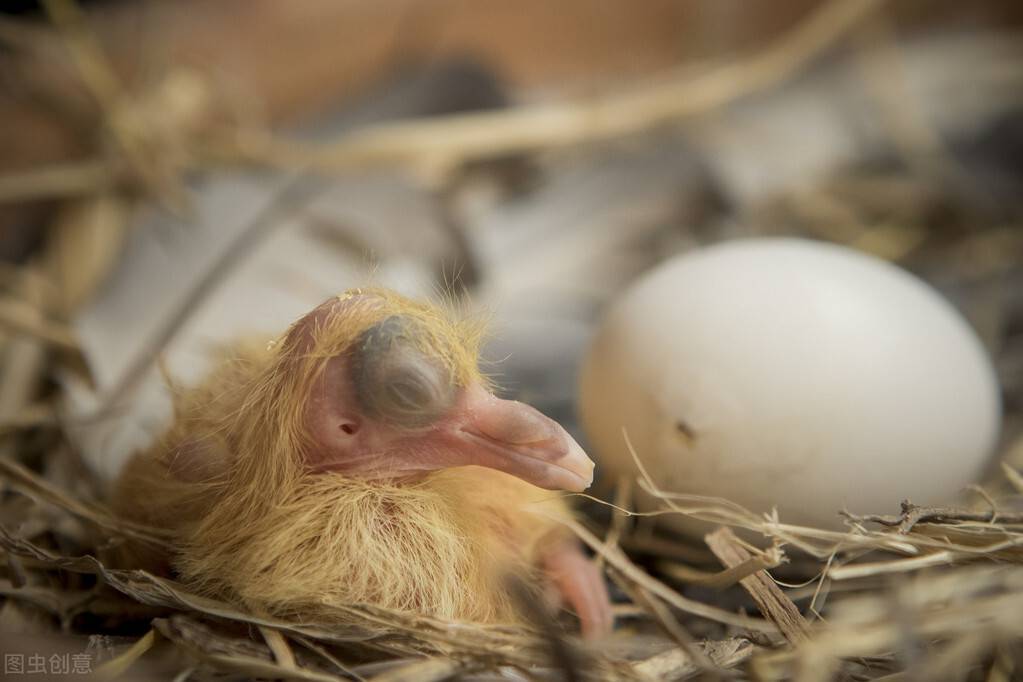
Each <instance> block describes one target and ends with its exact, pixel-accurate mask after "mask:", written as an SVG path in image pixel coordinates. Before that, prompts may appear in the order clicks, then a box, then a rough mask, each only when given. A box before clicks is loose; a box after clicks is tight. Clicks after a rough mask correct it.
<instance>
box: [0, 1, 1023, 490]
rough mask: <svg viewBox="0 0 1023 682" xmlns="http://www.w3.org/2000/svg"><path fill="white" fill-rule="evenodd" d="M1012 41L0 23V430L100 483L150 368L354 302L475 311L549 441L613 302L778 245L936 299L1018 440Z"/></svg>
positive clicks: (326, 9)
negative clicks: (966, 325)
mask: <svg viewBox="0 0 1023 682" xmlns="http://www.w3.org/2000/svg"><path fill="white" fill-rule="evenodd" d="M1021 19H1023V8H1021V7H1020V5H1019V4H1018V3H1015V2H1011V1H1010V2H998V1H990V2H975V3H960V2H952V1H949V2H922V1H911V0H902V1H898V2H881V1H874V0H834V1H833V2H830V3H820V2H813V1H810V0H784V1H780V2H772V3H754V4H750V3H745V2H739V1H735V2H709V1H701V0H650V1H649V2H644V3H632V2H626V1H625V0H601V1H599V2H592V1H590V0H571V1H568V2H560V3H548V2H542V1H539V0H536V1H534V0H524V1H521V2H516V3H514V4H512V3H506V2H499V1H497V0H483V1H478V2H463V1H456V0H433V1H425V0H380V1H378V2H357V1H348V2H335V1H333V0H300V1H298V2H289V3H278V2H270V1H269V0H266V1H242V0H219V1H216V2H212V1H206V2H203V1H200V0H178V1H175V2H169V1H147V2H118V1H113V0H105V1H104V0H98V1H92V2H84V3H80V4H79V3H75V2H71V1H70V0H50V1H48V2H43V3H37V2H29V1H22V2H15V3H6V5H5V10H4V15H3V18H2V19H0V48H2V52H0V75H2V79H0V121H2V125H0V150H2V151H0V258H2V260H3V267H2V271H0V272H2V274H3V277H2V284H3V287H4V294H3V299H2V301H0V323H2V327H3V329H2V338H0V344H2V345H0V376H3V383H2V389H0V424H3V425H5V428H6V429H7V430H8V431H9V432H10V433H11V434H12V436H14V437H19V438H20V437H26V438H33V439H35V440H36V441H40V439H41V443H40V442H36V443H35V446H37V447H38V448H39V450H38V451H40V452H41V451H44V450H45V449H46V448H44V447H42V444H47V443H52V439H53V438H55V437H56V436H55V435H54V434H53V432H52V431H51V432H47V431H46V430H44V431H43V432H42V433H43V434H44V435H42V436H41V435H40V432H39V431H38V430H32V429H31V428H30V427H35V426H39V425H44V424H52V423H55V422H56V421H61V423H62V424H63V425H64V427H65V428H64V430H63V433H64V435H66V436H69V437H70V438H71V439H72V441H73V442H74V445H75V447H76V448H79V449H82V450H85V451H92V452H95V453H97V454H96V456H95V457H93V458H92V459H93V461H97V462H102V463H103V464H102V467H103V468H105V469H107V471H108V473H109V472H113V471H116V469H117V467H118V466H119V463H120V461H122V460H123V457H124V456H125V455H126V454H127V453H129V452H130V451H131V450H133V449H134V448H136V447H138V445H139V444H141V443H144V442H147V439H149V438H151V437H152V435H153V434H154V433H156V432H158V431H159V430H160V428H161V427H162V425H163V424H164V423H165V422H166V419H167V415H168V412H167V409H168V407H167V401H166V398H165V395H164V393H165V392H164V391H163V390H162V386H163V384H164V381H163V379H162V378H161V376H160V372H159V367H161V366H162V367H163V369H164V371H166V372H167V373H169V375H170V376H172V377H175V378H176V379H178V380H180V381H184V382H188V381H192V380H195V379H196V378H197V377H199V376H201V374H202V371H203V369H204V367H205V364H204V363H205V362H206V358H207V357H208V356H209V351H210V349H211V348H212V347H214V346H217V345H218V344H223V343H225V342H227V341H229V340H230V339H232V338H237V337H238V336H240V335H243V334H247V333H261V334H267V335H271V334H274V333H277V332H279V331H280V330H281V329H282V328H283V327H284V326H285V325H286V324H287V323H288V322H289V321H291V320H293V319H294V318H295V317H297V316H298V315H300V314H301V313H302V312H303V311H305V310H307V309H309V308H310V307H312V306H313V305H315V304H316V303H318V302H319V301H321V300H323V299H324V298H326V297H328V296H330V295H332V294H334V293H337V292H339V291H341V290H343V289H345V288H348V287H352V286H358V285H363V284H367V283H372V284H379V285H386V286H391V287H394V288H397V289H399V290H401V291H403V292H406V293H408V294H412V295H430V294H436V293H438V292H457V293H460V294H461V293H465V294H467V296H468V298H469V299H470V301H471V302H472V304H473V305H474V306H475V307H477V308H479V309H482V310H486V311H489V314H490V315H491V316H492V317H493V325H492V340H491V342H490V344H489V345H488V348H487V353H486V355H487V359H488V371H490V372H491V373H492V374H494V375H495V377H496V379H497V381H498V383H499V384H500V385H501V387H502V390H504V391H505V392H507V393H508V394H511V395H515V396H517V397H520V398H521V399H523V400H526V401H529V402H531V403H534V404H536V405H537V406H538V407H540V408H541V409H542V410H544V411H546V412H548V413H550V414H552V415H553V416H555V417H557V418H559V419H561V420H563V421H565V422H566V423H567V424H568V425H569V426H570V427H571V426H572V424H573V422H574V412H573V401H574V395H575V391H576V379H575V374H576V369H577V366H578V362H579V359H580V357H581V354H582V353H583V351H584V349H585V347H586V343H587V340H588V339H589V338H590V336H591V334H592V330H593V328H594V324H595V322H596V321H597V320H598V319H599V314H600V311H601V309H602V307H603V306H604V305H605V303H606V302H607V301H608V300H609V298H610V297H612V296H613V295H614V294H615V293H616V292H618V291H620V290H622V289H623V288H624V287H625V286H627V285H628V283H629V282H630V281H631V280H632V279H633V278H634V277H636V276H637V275H638V274H639V273H641V272H643V271H644V270H646V269H648V268H650V267H652V266H654V265H655V264H657V263H658V262H660V261H663V260H664V259H666V258H670V257H671V256H672V255H675V254H678V253H680V252H684V251H686V250H689V249H692V248H694V247H697V246H699V245H702V244H707V243H711V242H714V241H717V240H721V239H725V238H731V237H736V236H747V235H757V234H797V235H802V236H807V237H811V238H815V239H822V240H829V241H834V242H838V243H842V244H846V245H850V246H852V247H854V248H857V249H861V250H864V251H867V252H870V253H873V254H876V255H879V256H881V257H883V258H886V259H889V260H892V261H895V262H897V263H899V264H900V265H903V266H904V267H907V268H909V269H911V270H913V271H915V272H916V273H918V274H920V275H922V276H923V277H925V278H926V279H928V280H929V281H931V282H932V283H933V284H935V285H936V286H937V287H938V288H939V289H940V290H941V291H942V292H943V293H945V294H946V295H947V296H948V297H949V298H950V299H951V300H952V301H953V302H955V303H956V304H957V305H958V306H959V307H960V308H961V309H962V310H963V311H964V312H965V313H966V315H967V316H968V318H969V319H970V321H971V322H972V323H973V324H974V325H975V326H976V328H977V330H978V331H979V333H980V335H981V336H982V338H983V340H984V342H985V343H986V344H987V346H988V348H989V350H990V351H991V352H992V353H993V355H994V356H995V358H996V360H997V363H998V368H999V371H1000V374H1001V379H1002V383H1003V388H1004V392H1005V404H1006V408H1007V409H1006V412H1007V415H1008V417H1007V419H1008V425H1007V430H1006V434H1007V439H1008V440H1007V442H1009V441H1012V440H1013V437H1014V435H1015V433H1016V426H1015V421H1016V418H1017V415H1018V413H1019V410H1020V390H1021V387H1023V386H1021V382H1023V286H1021V284H1023V269H1021V263H1023V259H1021V255H1023V232H1021V231H1020V229H1019V227H1020V225H1019V221H1020V216H1021V204H1023V200H1021V197H1023V195H1021V192H1020V190H1021V182H1023V117H1021V115H1023V110H1021V108H1020V106H1021V102H1023V87H1021V86H1023V59H1021V56H1023V41H1020V40H1019V39H1018V38H1019V36H1018V28H1019V22H1020V20H1021ZM7 425H9V426H7ZM46 433H49V436H46V435H45V434H46ZM48 438H49V440H48ZM9 442H10V439H9Z"/></svg>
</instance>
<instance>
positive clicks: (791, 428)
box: [580, 238, 1001, 529]
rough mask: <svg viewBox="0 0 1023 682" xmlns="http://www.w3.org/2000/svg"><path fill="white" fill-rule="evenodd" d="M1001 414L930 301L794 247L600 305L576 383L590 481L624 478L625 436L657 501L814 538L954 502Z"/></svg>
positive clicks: (869, 269) (981, 361)
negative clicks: (715, 504)
mask: <svg viewBox="0 0 1023 682" xmlns="http://www.w3.org/2000/svg"><path fill="white" fill-rule="evenodd" d="M1000 413H1001V406H1000V394H999V389H998V382H997V379H996V376H995V373H994V370H993V368H992V366H991V362H990V361H989V359H988V356H987V354H986V352H985V349H984V348H983V346H982V344H981V343H980V341H979V339H978V338H977V336H976V334H975V333H974V331H973V329H972V328H971V327H970V326H969V324H968V323H967V322H966V321H965V320H964V319H963V317H962V316H961V315H960V314H959V313H958V312H957V311H956V310H955V309H954V308H953V307H952V306H951V305H950V304H949V303H948V302H947V301H946V300H945V299H944V298H942V297H941V295H940V294H939V293H938V292H936V291H935V290H934V289H932V288H931V287H930V286H929V285H927V284H926V283H924V282H922V281H921V280H919V279H917V278H916V277H914V276H913V275H911V274H909V273H908V272H906V271H904V270H902V269H900V268H898V267H896V266H893V265H891V264H889V263H887V262H884V261H881V260H879V259H876V258H873V257H871V256H867V255H864V254H862V253H859V252H856V251H853V250H851V249H847V248H844V247H840V246H835V245H830V244H825V243H820V242H812V241H807V240H800V239H783V238H769V239H748V240H737V241H733V242H726V243H722V244H719V245H716V246H713V247H710V248H706V249H702V250H699V251H695V252H690V253H688V254H685V255H682V256H680V257H677V258H675V259H673V260H671V261H668V262H666V263H664V264H663V265H661V266H659V267H657V268H655V269H654V270H652V271H650V272H649V273H647V274H646V275H645V276H643V277H642V278H641V279H640V280H639V281H637V282H636V283H635V284H634V285H633V286H631V287H630V288H629V289H628V290H627V291H626V292H624V293H623V294H622V295H621V296H620V297H619V298H618V299H617V301H615V302H614V303H613V304H612V306H611V307H610V310H609V311H608V313H607V315H606V317H605V319H604V321H603V323H602V325H601V328H600V330H599V331H598V333H597V336H596V338H595V340H594V342H593V344H592V346H591V348H590V351H589V353H588V355H587V358H586V361H585V363H584V366H583V370H582V377H581V396H580V416H581V419H582V425H583V428H584V430H585V433H586V434H587V436H588V438H589V441H590V444H591V446H592V448H593V449H594V450H595V454H596V456H597V457H598V470H601V471H602V474H601V475H602V479H603V480H604V481H605V482H606V481H609V480H610V481H613V480H617V478H618V477H620V476H628V477H630V478H632V479H634V478H635V477H636V475H637V469H636V467H635V463H634V461H633V458H632V456H631V455H630V454H629V452H628V449H627V448H626V445H625V440H624V437H623V429H624V431H625V432H626V433H627V434H628V437H629V440H630V441H631V443H632V444H633V445H634V447H635V450H636V453H637V454H638V456H639V457H640V459H641V460H642V461H643V463H644V465H645V466H646V467H647V468H648V469H649V471H650V473H651V476H652V477H653V479H654V481H655V482H656V483H657V485H658V486H659V487H661V489H663V490H669V491H677V492H687V493H697V494H701V495H712V496H720V497H724V498H728V499H730V500H732V501H735V502H738V503H740V504H742V505H744V506H746V507H747V508H749V509H751V510H754V511H759V512H763V511H769V510H770V509H771V508H772V507H776V508H777V509H778V510H779V512H780V514H781V518H782V520H783V521H788V522H793V523H801V524H814V525H818V526H824V527H839V526H840V525H841V521H840V517H839V515H838V513H837V512H838V511H839V510H842V509H849V510H851V511H854V512H859V513H892V512H896V511H897V510H898V504H899V502H900V501H901V500H903V499H906V498H908V499H911V500H912V501H913V502H916V503H918V504H942V503H948V502H949V501H951V500H953V499H954V498H955V497H956V495H957V494H958V493H960V492H961V491H962V489H963V488H964V486H966V485H968V484H969V483H972V482H975V481H977V480H978V478H979V477H980V476H981V475H982V472H983V471H984V469H985V467H986V466H987V464H988V463H989V460H990V457H991V453H992V451H993V449H994V447H995V445H996V442H997V440H998V432H999V427H1000V423H1001V417H1000ZM647 506H649V501H648V502H647ZM676 525H677V526H680V527H682V528H683V529H684V528H686V527H689V526H688V525H687V524H686V523H685V521H684V520H681V519H680V520H679V521H678V522H677V523H676Z"/></svg>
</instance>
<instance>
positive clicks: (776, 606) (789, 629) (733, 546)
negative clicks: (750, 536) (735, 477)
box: [704, 527, 810, 643]
mask: <svg viewBox="0 0 1023 682" xmlns="http://www.w3.org/2000/svg"><path fill="white" fill-rule="evenodd" d="M704 540H705V541H706V543H707V546H708V547H710V549H711V551H712V552H714V554H715V555H716V556H717V557H718V559H720V560H721V563H723V564H724V565H725V566H728V567H733V566H740V565H742V564H743V563H745V562H747V561H749V559H750V556H751V555H750V553H749V552H748V551H747V550H746V548H744V547H743V546H742V543H740V542H739V538H737V537H736V536H735V533H733V532H732V530H731V529H730V528H726V527H722V528H719V529H717V530H716V531H714V532H713V533H710V534H709V535H707V536H706V537H705V538H704ZM739 584H740V585H742V586H743V588H744V589H745V590H746V591H747V592H749V595H750V596H751V597H753V601H755V602H756V603H757V608H759V609H760V613H762V614H764V616H765V617H766V618H767V619H768V620H769V621H771V622H772V623H774V624H775V625H777V626H778V630H780V631H781V634H782V635H783V636H784V637H785V639H787V640H788V641H789V642H792V643H799V642H802V641H804V640H806V639H807V638H808V637H809V633H810V625H809V624H808V623H807V622H806V620H805V619H804V618H803V616H802V614H801V613H799V609H797V608H796V605H795V604H793V603H792V600H791V599H789V598H788V597H787V596H786V595H785V593H784V592H782V591H781V588H779V587H778V586H777V585H776V584H775V583H774V580H772V579H771V577H770V576H769V575H768V574H767V572H766V571H758V572H756V573H754V574H753V575H750V576H748V577H746V578H743V579H742V580H740V581H739Z"/></svg>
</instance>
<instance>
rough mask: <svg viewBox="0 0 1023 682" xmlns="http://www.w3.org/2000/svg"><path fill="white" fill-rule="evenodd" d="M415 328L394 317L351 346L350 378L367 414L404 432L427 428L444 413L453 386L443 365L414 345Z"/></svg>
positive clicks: (406, 321) (451, 396)
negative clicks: (402, 428) (399, 427)
mask: <svg viewBox="0 0 1023 682" xmlns="http://www.w3.org/2000/svg"><path fill="white" fill-rule="evenodd" d="M415 333H416V330H415V327H414V324H413V323H412V322H411V321H410V320H407V319H406V318H403V317H400V316H397V315H395V316H392V317H389V318H387V319H386V320H384V321H382V322H380V323H378V324H376V325H374V326H372V327H370V328H369V329H368V330H366V331H365V332H363V334H362V336H360V337H359V339H358V340H357V341H356V342H355V345H354V347H353V353H352V378H353V380H354V382H355V394H356V396H358V399H359V403H360V405H361V407H362V409H363V410H364V411H365V413H366V415H367V416H369V417H371V418H374V419H379V420H381V421H385V422H389V423H392V424H396V425H398V426H404V427H408V428H415V427H422V426H426V425H428V424H430V423H432V422H434V421H436V420H437V419H438V418H439V417H441V416H442V415H443V414H444V412H446V411H447V410H448V409H449V408H450V407H451V404H452V402H453V401H454V393H455V387H454V382H453V381H452V379H451V376H450V373H449V372H448V371H447V370H446V369H445V368H444V367H443V366H442V364H441V363H440V362H439V361H437V360H435V359H433V358H430V357H428V356H426V355H424V354H423V353H422V352H421V351H420V350H419V346H418V345H417V344H416V343H415V339H414V335H415Z"/></svg>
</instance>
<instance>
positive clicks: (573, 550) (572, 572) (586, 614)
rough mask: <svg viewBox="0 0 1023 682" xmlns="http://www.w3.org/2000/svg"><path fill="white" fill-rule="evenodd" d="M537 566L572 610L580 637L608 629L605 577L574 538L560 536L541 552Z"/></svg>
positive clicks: (592, 636) (610, 617) (601, 633)
mask: <svg viewBox="0 0 1023 682" xmlns="http://www.w3.org/2000/svg"><path fill="white" fill-rule="evenodd" d="M540 565H541V566H542V567H543V570H544V573H546V574H547V579H548V580H549V581H550V583H551V585H552V586H554V588H555V589H556V590H557V592H558V595H557V597H560V599H556V600H555V601H564V602H567V603H568V606H569V607H570V608H571V609H572V610H573V611H575V614H576V615H577V616H578V617H579V622H580V624H581V626H582V633H583V637H585V638H587V639H596V638H598V637H602V636H604V635H606V634H607V633H609V632H611V628H612V627H613V626H614V615H613V614H612V612H611V598H610V597H609V596H608V594H607V585H606V584H605V583H604V576H603V575H602V574H601V571H600V569H599V568H597V565H596V564H594V563H593V562H592V561H590V560H589V558H588V557H587V556H586V555H585V554H583V552H582V550H581V549H580V548H579V543H577V542H576V541H575V540H574V539H570V538H562V539H560V540H559V541H558V542H557V543H556V544H555V545H554V546H553V547H551V548H550V549H548V550H547V551H546V552H544V553H543V556H542V558H541V559H540Z"/></svg>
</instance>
